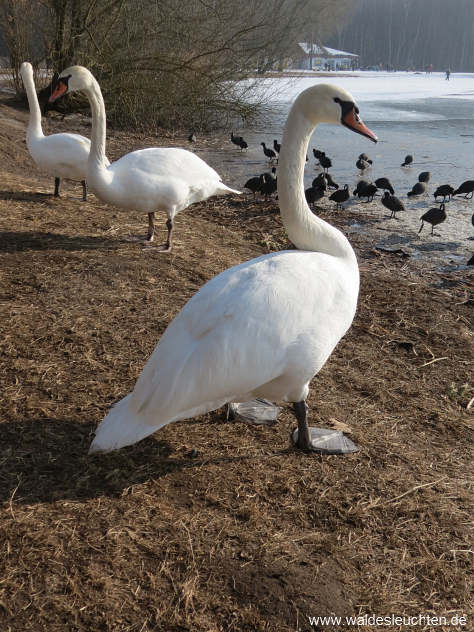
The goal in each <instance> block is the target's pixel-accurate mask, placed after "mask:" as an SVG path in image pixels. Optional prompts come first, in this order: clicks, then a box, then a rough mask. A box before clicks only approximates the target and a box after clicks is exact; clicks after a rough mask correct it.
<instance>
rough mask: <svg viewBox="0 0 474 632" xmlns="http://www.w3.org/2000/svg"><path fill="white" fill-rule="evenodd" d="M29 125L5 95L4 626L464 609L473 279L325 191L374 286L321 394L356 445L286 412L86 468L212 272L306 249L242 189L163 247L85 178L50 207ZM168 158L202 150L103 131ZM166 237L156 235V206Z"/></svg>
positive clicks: (211, 140)
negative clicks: (347, 448) (380, 236)
mask: <svg viewBox="0 0 474 632" xmlns="http://www.w3.org/2000/svg"><path fill="white" fill-rule="evenodd" d="M26 122H27V113H26V112H25V111H19V110H16V109H13V108H11V107H8V106H6V105H4V104H0V127H1V129H2V136H3V140H4V142H3V143H2V144H1V145H0V159H1V160H0V177H1V181H2V186H1V187H0V188H1V191H0V257H1V259H2V266H1V280H2V300H1V301H0V340H1V341H2V362H1V364H0V371H1V375H2V384H3V392H2V395H3V397H2V399H1V401H0V432H1V437H2V440H1V444H2V451H1V454H2V458H1V459H0V498H1V501H2V506H3V508H4V511H3V512H2V513H1V514H0V541H1V542H3V543H4V555H2V556H0V575H1V577H2V583H1V585H0V622H1V624H2V629H5V630H12V632H20V631H21V632H37V630H39V629H44V630H48V631H51V632H56V631H57V632H63V631H64V630H65V626H66V628H68V629H69V628H70V629H74V630H77V631H78V632H91V630H102V629H104V630H105V629H107V630H125V629H129V630H142V631H143V632H152V631H153V632H155V631H158V630H160V631H161V630H163V631H165V630H166V632H181V631H183V630H193V632H223V631H225V632H255V631H256V630H259V631H262V632H263V631H266V630H278V632H294V630H295V629H300V630H309V629H310V626H309V617H311V616H318V615H326V614H331V613H332V614H335V615H338V616H354V615H361V616H362V615H364V614H373V613H376V614H377V615H380V616H382V615H387V616H389V615H391V614H395V615H404V614H408V613H410V614H413V613H425V614H428V613H429V614H430V615H432V616H446V617H448V618H449V617H452V616H453V614H456V613H457V614H458V615H462V614H465V613H467V612H468V611H470V607H471V601H470V599H471V593H470V577H471V568H470V563H469V562H470V559H469V550H470V542H471V540H470V538H471V533H470V531H469V528H468V527H469V517H470V515H471V513H472V512H471V496H470V481H471V473H472V472H471V470H472V465H471V462H470V459H469V458H468V455H469V454H470V450H471V448H472V412H473V410H474V390H473V385H472V357H473V354H472V349H473V345H472V320H471V319H472V304H473V289H474V283H473V280H472V274H470V275H469V274H468V271H466V270H457V271H456V270H452V271H450V272H447V273H445V272H442V271H439V270H436V269H435V268H436V265H435V264H433V266H431V265H426V263H425V264H423V265H419V264H418V263H417V262H416V261H412V259H413V257H406V256H405V254H404V253H403V252H398V251H394V252H385V251H381V250H378V249H377V247H376V240H375V239H371V238H368V235H369V234H370V233H367V232H366V230H364V231H358V230H355V231H354V232H352V233H350V230H351V229H352V230H354V228H356V226H355V224H357V223H360V222H361V219H362V218H363V220H364V221H366V222H367V224H370V223H373V224H376V225H378V226H379V227H380V226H382V225H383V223H384V222H388V220H386V219H384V218H383V216H384V215H386V214H387V213H386V210H385V209H382V208H381V207H380V204H379V202H373V203H371V204H369V205H365V204H364V203H357V204H356V205H349V206H348V208H347V209H346V210H345V211H342V212H335V211H334V210H333V209H332V208H331V206H330V205H329V204H328V203H327V202H324V204H323V205H322V206H321V207H319V208H318V209H317V212H318V213H320V214H321V216H322V217H323V218H324V219H327V220H328V221H329V222H331V223H334V224H335V225H337V226H338V227H339V228H340V229H341V230H342V231H344V232H345V233H346V234H348V235H349V239H350V240H351V242H352V244H353V246H354V249H355V250H356V253H357V256H358V259H359V267H360V271H361V290H360V296H359V305H358V310H357V314H356V318H355V320H354V323H353V325H352V327H351V328H350V330H349V332H348V333H347V335H346V336H345V337H344V339H343V340H342V341H341V343H340V344H339V345H338V346H337V347H336V349H335V351H334V353H333V354H332V356H331V358H330V360H329V361H328V363H327V365H326V366H325V367H324V368H323V370H322V371H321V372H320V374H318V376H317V378H316V379H314V380H313V382H312V384H311V391H310V396H309V398H308V404H309V409H310V415H311V422H312V424H313V425H318V426H322V427H330V428H334V429H338V430H343V431H344V432H345V433H347V434H348V436H350V437H351V439H352V440H353V441H354V442H355V443H356V444H357V445H358V446H359V447H360V452H358V453H356V454H352V455H348V456H347V457H339V456H329V457H322V456H318V455H305V454H301V453H299V452H297V451H295V450H294V448H293V447H292V446H291V444H290V439H289V437H290V433H291V431H292V430H293V428H294V427H295V423H296V422H295V418H294V415H293V413H292V409H291V407H290V406H289V405H284V404H283V405H282V410H281V413H280V415H279V419H278V423H277V424H276V425H275V426H272V427H268V426H250V425H247V424H244V423H242V422H230V421H226V419H225V413H224V410H222V409H221V410H217V411H213V412H211V413H209V414H206V415H203V416H200V417H197V418H194V419H191V420H188V421H183V422H179V423H173V424H170V425H169V426H167V427H165V428H163V429H162V430H160V431H159V432H157V433H155V434H154V435H152V436H150V437H148V438H147V439H145V440H143V441H141V442H140V443H138V444H136V445H134V446H130V447H128V448H125V449H123V450H119V451H116V452H113V453H111V454H105V455H99V456H94V457H89V456H88V455H87V451H88V447H89V445H90V442H91V439H92V437H93V433H94V430H95V428H96V427H97V424H98V423H99V421H100V420H101V419H102V418H103V416H104V415H105V414H106V412H107V411H108V409H109V408H110V406H111V405H112V404H113V403H114V402H116V401H117V400H118V399H120V398H121V397H123V396H125V395H126V394H127V393H128V392H130V390H131V389H132V388H133V385H134V383H135V380H136V378H137V376H138V375H139V373H140V371H141V369H142V367H143V365H144V363H145V362H146V360H147V358H148V357H149V356H150V354H151V352H152V350H153V348H154V346H155V344H156V342H157V340H158V339H159V337H160V335H161V334H162V332H163V331H164V329H165V328H166V326H167V325H168V324H169V323H170V322H171V320H172V319H173V317H174V316H175V315H176V314H177V313H178V311H179V310H180V309H181V308H182V306H183V305H184V304H185V302H186V301H187V300H188V299H189V298H190V297H191V296H192V295H193V294H194V293H195V292H196V291H197V290H198V289H199V288H200V287H201V286H202V285H203V283H205V282H206V281H207V280H208V279H210V278H212V277H213V276H215V275H216V274H218V273H219V272H221V271H222V270H225V269H226V268H228V267H230V266H232V265H236V264H238V263H241V262H242V261H245V260H248V259H250V258H252V257H255V256H258V255H261V254H264V253H268V252H272V251H274V250H278V249H282V248H291V244H290V243H289V242H288V239H287V236H286V234H285V231H284V228H283V226H282V224H281V220H280V216H279V213H278V205H277V202H276V201H275V200H270V201H267V202H265V201H254V200H253V199H252V197H251V196H247V195H241V196H238V195H232V196H230V197H226V198H213V199H211V200H209V201H207V202H206V203H202V204H196V205H193V206H192V207H191V208H189V209H187V210H186V211H183V212H182V213H181V214H179V215H178V216H177V219H176V229H175V247H174V250H173V251H172V253H171V254H169V255H166V254H163V253H160V252H158V251H157V250H154V249H153V248H146V247H144V246H143V244H142V243H137V242H135V243H134V242H131V241H129V239H128V237H129V235H131V234H133V235H136V234H142V233H143V234H144V233H145V228H146V216H144V215H143V214H140V213H130V212H128V211H124V210H120V209H116V208H113V207H108V206H106V205H105V204H103V203H101V202H100V201H99V200H98V199H97V198H95V197H94V196H93V195H92V194H91V195H90V196H89V199H88V201H87V202H82V200H81V193H82V190H81V186H80V184H78V183H69V182H65V183H64V184H63V185H62V189H61V197H60V198H59V199H54V198H53V196H52V191H53V181H52V178H50V177H47V176H45V175H44V174H41V173H39V172H38V171H37V170H36V168H35V166H34V165H33V163H32V161H31V159H30V157H29V155H28V152H27V150H26V145H25V131H26ZM44 130H45V133H52V132H57V131H76V132H79V133H82V134H85V135H87V136H88V135H90V122H89V120H88V119H87V118H84V117H81V116H71V117H66V119H65V120H61V118H60V117H58V116H56V115H53V116H52V117H51V118H50V119H48V120H47V121H45V125H44ZM154 145H174V146H183V147H186V148H190V145H189V143H187V141H186V136H185V135H181V136H179V135H174V136H172V135H168V136H167V137H165V136H163V137H161V138H156V137H151V136H143V135H137V134H131V133H125V132H117V131H114V130H110V132H109V134H108V138H107V155H108V156H109V158H110V159H111V160H113V159H116V158H118V157H119V156H121V155H123V154H124V153H125V152H127V151H131V150H133V149H135V148H139V147H145V146H154ZM191 149H192V150H193V151H196V153H197V154H198V155H200V156H201V157H203V158H205V159H206V158H208V159H209V162H210V163H211V164H212V166H213V167H215V168H217V169H218V170H219V172H220V173H221V174H222V176H223V179H224V181H225V182H226V183H227V184H229V185H230V186H235V187H236V188H241V186H242V184H243V181H242V180H243V177H242V176H243V173H244V170H247V169H248V170H252V171H254V170H255V171H256V172H257V173H258V172H260V171H263V170H266V169H267V165H265V163H263V162H262V159H261V158H260V157H258V158H257V157H255V161H256V162H255V163H252V162H251V160H253V158H251V152H249V155H248V156H247V157H246V156H245V155H243V156H240V154H239V152H238V150H236V151H234V146H233V145H231V143H230V141H229V139H228V137H227V136H222V135H211V136H208V137H201V136H200V135H198V140H197V143H196V144H195V145H193V146H192V147H191ZM240 164H241V167H239V168H238V165H240ZM310 170H311V173H313V171H314V173H317V171H315V170H314V166H313V167H310ZM400 221H404V220H400ZM160 223H161V224H160ZM397 224H398V223H397ZM157 226H158V229H159V234H158V236H157V240H158V243H160V241H159V240H160V238H162V239H164V237H165V234H166V229H165V224H164V217H162V216H159V217H157ZM404 226H405V225H404ZM442 227H443V226H440V227H439V228H440V230H441V229H442ZM405 229H406V226H405ZM391 230H392V227H391V224H390V225H388V227H387V234H389V232H390V231H391ZM420 239H423V240H426V243H431V242H430V241H429V238H428V237H426V236H423V234H422V236H421V237H420ZM301 300H304V297H301ZM295 309H298V306H297V305H296V306H295ZM449 620H450V619H449ZM324 629H325V630H331V629H334V630H338V629H340V626H338V625H335V626H330V625H328V626H324ZM384 629H386V630H387V632H395V630H396V629H397V628H396V627H395V626H392V627H390V626H386V627H385V628H384ZM442 629H443V628H442V627H440V630H442ZM445 629H446V631H447V630H448V629H449V628H448V627H446V628H445ZM450 629H454V628H453V627H451V628H450Z"/></svg>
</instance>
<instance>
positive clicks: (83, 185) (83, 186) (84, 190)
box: [81, 180, 87, 202]
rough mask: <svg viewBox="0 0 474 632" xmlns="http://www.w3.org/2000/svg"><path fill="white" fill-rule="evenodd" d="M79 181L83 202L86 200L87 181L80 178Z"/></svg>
mask: <svg viewBox="0 0 474 632" xmlns="http://www.w3.org/2000/svg"><path fill="white" fill-rule="evenodd" d="M81 183H82V200H83V202H87V183H86V181H85V180H82V181H81Z"/></svg>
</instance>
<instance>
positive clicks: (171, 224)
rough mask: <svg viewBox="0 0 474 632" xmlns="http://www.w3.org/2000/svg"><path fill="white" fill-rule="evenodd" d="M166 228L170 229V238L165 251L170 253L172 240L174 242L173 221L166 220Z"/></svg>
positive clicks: (167, 240)
mask: <svg viewBox="0 0 474 632" xmlns="http://www.w3.org/2000/svg"><path fill="white" fill-rule="evenodd" d="M166 228H167V229H168V237H167V239H166V244H165V250H167V251H169V250H171V248H172V245H173V243H172V240H173V220H172V219H167V220H166Z"/></svg>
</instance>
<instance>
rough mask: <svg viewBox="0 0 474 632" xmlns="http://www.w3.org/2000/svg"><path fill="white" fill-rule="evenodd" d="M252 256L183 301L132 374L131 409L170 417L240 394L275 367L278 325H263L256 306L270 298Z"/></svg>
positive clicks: (279, 352)
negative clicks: (136, 372) (249, 262)
mask: <svg viewBox="0 0 474 632" xmlns="http://www.w3.org/2000/svg"><path fill="white" fill-rule="evenodd" d="M258 261H259V260H258V259H257V260H254V265H253V266H248V265H246V264H242V265H240V266H236V267H234V268H231V269H229V270H226V271H225V272H223V273H222V274H220V275H219V276H217V277H215V278H214V279H212V280H211V281H209V282H208V283H206V284H205V285H204V286H203V287H202V288H201V289H200V290H199V292H197V293H196V294H195V295H194V296H193V297H192V298H191V299H190V300H189V301H188V303H187V304H186V305H185V306H184V307H183V309H182V310H181V312H180V313H179V314H178V315H177V316H176V318H175V319H174V320H173V321H172V323H171V324H170V325H169V327H168V328H167V330H166V331H165V332H164V334H163V336H162V337H161V340H160V342H159V343H158V345H157V346H156V348H155V350H154V352H153V354H152V356H151V357H150V359H149V361H148V363H147V365H146V366H145V368H144V369H143V371H142V374H141V375H140V377H139V379H138V381H137V384H136V386H135V389H134V391H133V394H132V405H133V406H134V407H136V409H137V411H139V412H140V413H142V414H146V412H147V411H150V412H151V411H152V412H153V415H154V417H155V420H160V419H162V418H163V417H166V418H167V419H170V418H176V416H177V415H178V416H179V414H180V412H184V411H187V410H189V409H194V408H198V407H199V406H201V405H203V404H206V402H210V403H213V402H215V401H221V400H222V401H227V400H228V399H229V398H232V397H233V396H235V395H240V394H243V393H246V392H248V391H249V390H252V388H255V387H256V386H258V385H259V383H265V382H267V381H269V380H272V379H274V378H275V377H276V376H277V375H278V374H279V373H280V372H281V370H282V365H283V359H284V356H285V353H286V348H285V345H284V344H283V345H280V344H278V342H279V338H280V334H279V333H278V327H272V328H271V329H270V328H268V327H267V324H266V319H265V313H262V308H263V310H265V308H266V307H267V305H268V303H269V302H271V300H272V297H271V296H270V295H269V291H268V287H265V284H264V283H262V278H261V273H262V272H263V270H262V269H261V266H258V265H255V262H258ZM262 266H265V264H264V263H262ZM249 302H250V303H249ZM249 304H250V307H249ZM208 410H212V406H211V407H209V408H208ZM166 423H167V421H166Z"/></svg>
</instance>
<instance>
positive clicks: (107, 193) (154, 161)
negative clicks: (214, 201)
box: [89, 147, 238, 219]
mask: <svg viewBox="0 0 474 632" xmlns="http://www.w3.org/2000/svg"><path fill="white" fill-rule="evenodd" d="M89 181H90V182H91V183H92V184H91V188H92V190H93V191H94V192H95V193H96V195H98V197H99V198H100V199H102V200H104V201H106V202H108V203H109V204H113V205H114V206H118V207H121V208H131V209H132V208H133V209H134V210H137V211H143V212H146V213H151V212H154V211H164V212H165V213H166V214H167V215H168V217H169V218H170V219H173V218H174V216H175V215H176V213H179V211H182V210H183V209H185V208H186V207H187V206H189V205H190V204H194V202H200V201H202V200H205V199H207V198H208V197H211V196H212V195H218V194H221V193H238V191H234V190H233V189H230V188H229V187H227V186H226V185H225V184H223V183H222V181H221V179H220V176H219V174H218V173H217V172H216V171H214V169H212V168H211V167H210V166H209V165H208V164H206V163H205V162H204V161H203V160H201V158H199V157H198V156H196V155H195V154H193V153H192V152H190V151H187V150H185V149H180V148H177V147H176V148H174V147H166V148H165V147H163V148H160V147H150V148H148V149H139V150H137V151H133V152H131V153H129V154H126V155H125V156H123V157H122V158H119V160H117V161H115V162H113V163H112V164H111V165H110V167H109V168H108V169H107V172H106V173H102V172H98V173H93V174H91V173H89Z"/></svg>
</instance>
